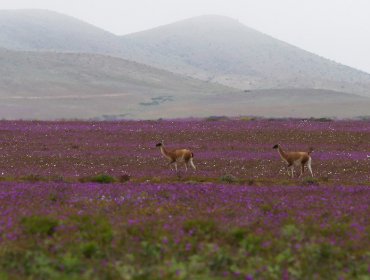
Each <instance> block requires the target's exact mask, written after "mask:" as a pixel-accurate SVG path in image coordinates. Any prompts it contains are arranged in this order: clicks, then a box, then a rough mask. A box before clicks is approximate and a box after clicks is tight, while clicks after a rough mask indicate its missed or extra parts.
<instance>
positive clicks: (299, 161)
mask: <svg viewBox="0 0 370 280" xmlns="http://www.w3.org/2000/svg"><path fill="white" fill-rule="evenodd" d="M273 149H277V150H278V152H279V155H280V157H281V158H282V159H283V160H284V161H285V162H286V163H287V164H288V166H287V168H290V170H291V171H292V178H294V166H301V174H300V175H299V177H301V176H303V173H304V166H305V165H307V167H308V170H309V171H310V173H311V176H312V177H313V173H312V168H311V162H312V159H311V153H312V152H313V148H310V149H309V150H308V152H285V151H284V150H283V149H282V148H281V146H280V145H279V144H277V145H275V146H274V147H273ZM288 175H290V174H289V169H288Z"/></svg>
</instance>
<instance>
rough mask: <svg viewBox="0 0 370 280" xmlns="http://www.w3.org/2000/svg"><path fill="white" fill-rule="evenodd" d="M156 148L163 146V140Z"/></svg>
mask: <svg viewBox="0 0 370 280" xmlns="http://www.w3.org/2000/svg"><path fill="white" fill-rule="evenodd" d="M155 146H156V147H162V146H163V140H162V141H161V142H160V143H158V144H157V145H155Z"/></svg>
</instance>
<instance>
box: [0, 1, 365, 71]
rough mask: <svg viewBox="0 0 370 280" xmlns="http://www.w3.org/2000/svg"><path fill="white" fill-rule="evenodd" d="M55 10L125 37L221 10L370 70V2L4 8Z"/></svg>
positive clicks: (12, 5)
mask: <svg viewBox="0 0 370 280" xmlns="http://www.w3.org/2000/svg"><path fill="white" fill-rule="evenodd" d="M29 8H32V9H49V10H54V11H58V12H61V13H65V14H68V15H71V16H74V17H77V18H79V19H82V20H84V21H87V22H89V23H92V24H94V25H96V26H99V27H101V28H103V29H106V30H108V31H111V32H113V33H116V34H119V35H123V34H127V33H132V32H136V31H141V30H145V29H148V28H151V27H156V26H159V25H163V24H167V23H171V22H174V21H177V20H180V19H185V18H188V17H193V16H198V15H204V14H218V15H225V16H230V17H233V18H235V19H237V20H239V21H240V22H242V23H244V24H245V25H247V26H250V27H252V28H255V29H257V30H259V31H262V32H263V33H266V34H269V35H271V36H273V37H275V38H278V39H281V40H283V41H286V42H288V43H291V44H293V45H296V46H298V47H301V48H303V49H306V50H308V51H311V52H313V53H316V54H319V55H321V56H324V57H327V58H330V59H333V60H335V61H337V62H341V63H343V64H347V65H350V66H352V67H355V68H358V69H362V70H365V71H367V72H369V73H370V55H369V52H370V0H132V1H126V0H104V1H101V0H0V9H29Z"/></svg>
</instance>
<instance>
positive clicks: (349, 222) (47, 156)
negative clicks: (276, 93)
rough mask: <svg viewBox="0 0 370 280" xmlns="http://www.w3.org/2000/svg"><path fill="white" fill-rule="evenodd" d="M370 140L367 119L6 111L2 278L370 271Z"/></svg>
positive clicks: (0, 196) (0, 204)
mask: <svg viewBox="0 0 370 280" xmlns="http://www.w3.org/2000/svg"><path fill="white" fill-rule="evenodd" d="M162 140H164V143H165V146H166V147H168V148H190V149H191V150H192V151H193V153H194V163H195V165H196V167H197V170H196V171H194V170H190V169H189V171H188V172H186V171H185V169H184V167H183V166H182V165H179V172H178V173H176V172H175V171H173V170H171V169H170V168H169V167H168V166H167V165H166V164H167V162H166V159H165V158H163V157H162V156H161V154H160V152H159V150H158V149H157V148H156V147H155V144H156V143H158V142H160V141H162ZM277 143H279V144H281V145H282V146H283V148H285V149H286V150H288V151H289V150H290V151H293V150H294V151H308V149H309V147H313V148H314V152H313V154H312V158H313V164H312V167H313V172H314V175H315V177H314V178H311V177H310V176H308V174H305V175H304V176H303V177H302V178H297V177H298V170H296V178H294V179H292V178H289V177H288V175H287V172H286V169H285V164H284V163H283V162H282V160H281V159H280V158H279V155H278V153H277V152H276V150H273V149H272V147H273V146H274V145H275V144H277ZM369 143H370V123H369V121H333V120H329V119H316V120H314V119H309V120H298V119H295V120H293V119H292V120H289V119H285V120H283V119H282V120H267V119H250V118H238V119H236V118H235V119H228V118H208V119H204V120H192V119H189V120H173V121H171V120H157V121H116V122H81V121H76V122H72V121H68V122H66V121H60V122H36V121H34V122H32V121H1V122H0V180H1V182H0V209H1V217H0V278H2V279H158V278H162V279H369V278H368V277H369V271H370V266H369V263H370V249H369V248H370V238H369V237H370V175H369V174H370V172H369V171H370V146H369Z"/></svg>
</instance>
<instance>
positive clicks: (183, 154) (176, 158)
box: [156, 140, 196, 171]
mask: <svg viewBox="0 0 370 280" xmlns="http://www.w3.org/2000/svg"><path fill="white" fill-rule="evenodd" d="M156 147H159V148H160V150H161V153H162V155H163V156H164V157H165V158H167V159H168V160H169V163H168V166H171V165H172V164H174V165H175V170H176V171H177V162H183V163H184V165H185V168H186V171H188V163H189V164H190V166H191V167H192V168H193V169H194V170H196V167H195V165H194V162H193V158H194V154H193V152H192V151H190V150H188V149H175V150H167V149H166V148H165V146H164V144H163V140H162V142H161V143H158V144H157V145H156Z"/></svg>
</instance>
